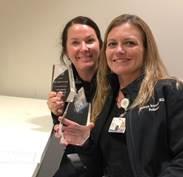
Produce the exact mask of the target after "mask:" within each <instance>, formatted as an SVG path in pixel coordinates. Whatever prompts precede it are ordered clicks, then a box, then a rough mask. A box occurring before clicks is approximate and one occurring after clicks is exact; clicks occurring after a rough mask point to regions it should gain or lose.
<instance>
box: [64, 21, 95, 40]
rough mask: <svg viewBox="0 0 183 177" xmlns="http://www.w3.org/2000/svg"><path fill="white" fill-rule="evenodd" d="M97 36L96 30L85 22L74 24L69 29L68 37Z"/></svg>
mask: <svg viewBox="0 0 183 177" xmlns="http://www.w3.org/2000/svg"><path fill="white" fill-rule="evenodd" d="M91 35H92V36H93V35H94V36H96V33H95V30H94V29H93V28H92V27H90V26H88V25H83V24H73V25H72V26H70V27H69V29H68V34H67V37H68V38H73V37H74V38H77V37H85V36H91Z"/></svg>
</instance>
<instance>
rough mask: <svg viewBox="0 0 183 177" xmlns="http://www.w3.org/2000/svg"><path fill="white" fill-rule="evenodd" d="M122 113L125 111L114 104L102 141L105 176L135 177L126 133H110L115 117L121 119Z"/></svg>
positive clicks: (103, 131)
mask: <svg viewBox="0 0 183 177" xmlns="http://www.w3.org/2000/svg"><path fill="white" fill-rule="evenodd" d="M122 112H124V111H123V110H122V109H119V108H118V107H117V106H116V104H114V106H113V108H112V110H111V113H110V115H109V117H108V119H107V121H106V124H105V126H104V128H103V130H102V135H101V139H100V148H101V152H102V157H103V159H104V160H103V161H104V171H105V175H106V176H109V177H133V174H132V170H131V166H130V162H129V156H128V150H127V144H126V133H114V132H108V129H109V127H110V124H111V122H112V119H113V117H119V116H120V114H121V113H122Z"/></svg>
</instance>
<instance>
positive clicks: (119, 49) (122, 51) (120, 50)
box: [117, 44, 125, 53]
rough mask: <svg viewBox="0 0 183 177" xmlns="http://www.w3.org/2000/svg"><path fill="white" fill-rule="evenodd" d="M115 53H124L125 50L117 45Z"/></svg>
mask: <svg viewBox="0 0 183 177" xmlns="http://www.w3.org/2000/svg"><path fill="white" fill-rule="evenodd" d="M117 52H119V53H125V49H124V47H123V45H120V44H119V45H118V46H117Z"/></svg>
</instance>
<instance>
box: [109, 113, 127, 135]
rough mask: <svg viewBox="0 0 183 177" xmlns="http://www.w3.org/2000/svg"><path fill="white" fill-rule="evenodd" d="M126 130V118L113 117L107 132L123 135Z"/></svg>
mask: <svg viewBox="0 0 183 177" xmlns="http://www.w3.org/2000/svg"><path fill="white" fill-rule="evenodd" d="M125 130H126V118H124V117H113V119H112V122H111V125H110V127H109V130H108V132H110V133H125Z"/></svg>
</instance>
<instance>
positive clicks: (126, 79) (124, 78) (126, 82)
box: [118, 74, 140, 89]
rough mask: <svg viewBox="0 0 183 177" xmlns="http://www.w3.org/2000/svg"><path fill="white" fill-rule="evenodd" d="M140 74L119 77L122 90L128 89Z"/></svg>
mask: <svg viewBox="0 0 183 177" xmlns="http://www.w3.org/2000/svg"><path fill="white" fill-rule="evenodd" d="M139 75H140V74H134V75H132V74H130V75H118V79H119V83H120V89H122V88H125V87H127V86H128V85H129V84H130V83H131V82H133V81H134V80H135V79H137V78H138V77H139Z"/></svg>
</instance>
